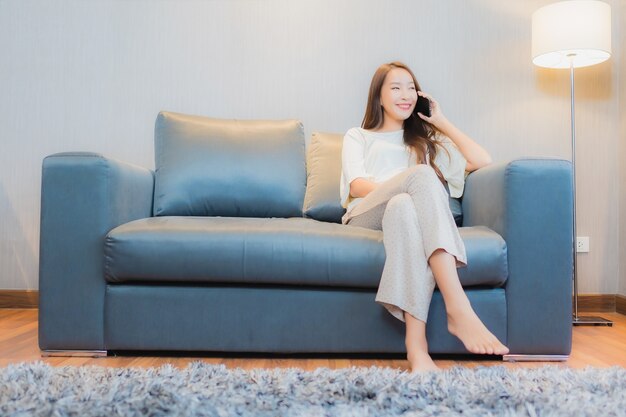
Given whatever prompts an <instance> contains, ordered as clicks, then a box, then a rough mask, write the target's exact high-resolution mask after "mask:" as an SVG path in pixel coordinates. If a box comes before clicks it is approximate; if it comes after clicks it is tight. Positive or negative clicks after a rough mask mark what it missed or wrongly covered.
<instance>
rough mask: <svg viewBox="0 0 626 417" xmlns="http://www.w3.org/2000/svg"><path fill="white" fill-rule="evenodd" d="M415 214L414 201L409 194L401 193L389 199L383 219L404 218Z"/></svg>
mask: <svg viewBox="0 0 626 417" xmlns="http://www.w3.org/2000/svg"><path fill="white" fill-rule="evenodd" d="M413 213H415V204H414V203H413V199H412V198H411V196H410V195H409V194H407V193H400V194H396V195H394V196H393V197H391V198H390V199H389V201H388V202H387V207H386V208H385V214H384V217H383V218H390V217H393V218H404V217H406V216H409V215H412V214H413Z"/></svg>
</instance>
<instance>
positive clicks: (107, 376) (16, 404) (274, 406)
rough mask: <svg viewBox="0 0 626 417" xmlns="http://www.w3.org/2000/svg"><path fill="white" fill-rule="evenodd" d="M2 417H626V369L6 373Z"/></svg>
mask: <svg viewBox="0 0 626 417" xmlns="http://www.w3.org/2000/svg"><path fill="white" fill-rule="evenodd" d="M0 415H1V416H12V417H17V416H19V417H22V416H55V417H56V416H107V417H108V416H211V417H214V416H315V417H318V416H372V417H373V416H376V417H378V416H454V415H463V416H481V417H482V416H532V417H535V416H537V417H538V416H594V417H596V416H625V415H626V369H624V368H621V367H617V366H614V367H612V368H608V369H598V368H590V367H588V368H586V369H582V370H573V369H568V368H561V367H557V366H554V365H547V366H544V367H541V368H534V369H524V368H520V369H514V370H510V369H507V368H505V367H504V366H493V367H483V366H479V367H477V368H473V369H470V368H463V367H459V366H456V367H453V368H449V369H447V370H443V371H439V372H430V373H423V374H418V375H410V374H408V373H407V372H406V371H399V370H395V369H391V368H379V367H370V368H357V367H352V368H343V369H337V370H331V369H328V368H318V369H317V370H315V371H304V370H300V369H296V368H289V369H280V368H276V369H254V370H243V369H240V368H237V369H228V368H226V367H225V366H224V365H211V364H206V363H202V362H194V363H191V364H190V365H189V366H187V368H185V369H177V368H175V367H173V366H171V365H165V366H162V367H160V368H146V369H144V368H105V367H95V366H83V367H62V368H55V367H51V366H49V365H46V364H44V363H42V362H36V363H28V364H17V365H10V366H8V367H6V368H2V369H0Z"/></svg>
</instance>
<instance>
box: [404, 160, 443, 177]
mask: <svg viewBox="0 0 626 417" xmlns="http://www.w3.org/2000/svg"><path fill="white" fill-rule="evenodd" d="M408 176H409V178H428V179H437V180H438V177H437V173H436V172H435V170H434V168H433V167H431V166H430V165H426V164H418V165H415V166H412V167H411V168H409V175H408Z"/></svg>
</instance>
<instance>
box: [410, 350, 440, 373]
mask: <svg viewBox="0 0 626 417" xmlns="http://www.w3.org/2000/svg"><path fill="white" fill-rule="evenodd" d="M406 358H407V359H408V360H409V365H410V367H411V373H412V374H416V373H418V372H427V371H438V370H439V367H438V366H437V365H435V362H433V360H432V358H431V357H430V355H429V354H428V353H426V352H415V353H409V354H407V356H406Z"/></svg>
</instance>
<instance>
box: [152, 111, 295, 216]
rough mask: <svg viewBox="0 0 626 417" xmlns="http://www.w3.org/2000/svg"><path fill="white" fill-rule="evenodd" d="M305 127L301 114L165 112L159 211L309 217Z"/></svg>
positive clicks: (158, 144)
mask: <svg viewBox="0 0 626 417" xmlns="http://www.w3.org/2000/svg"><path fill="white" fill-rule="evenodd" d="M304 157H305V155H304V131H303V128H302V123H300V122H299V121H297V120H281V121H265V120H223V119H212V118H208V117H201V116H190V115H184V114H179V113H172V112H160V113H159V115H158V117H157V120H156V125H155V163H156V170H155V190H154V215H155V216H229V217H293V216H297V217H299V216H302V203H303V200H304V192H305V187H306V169H305V161H304Z"/></svg>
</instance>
